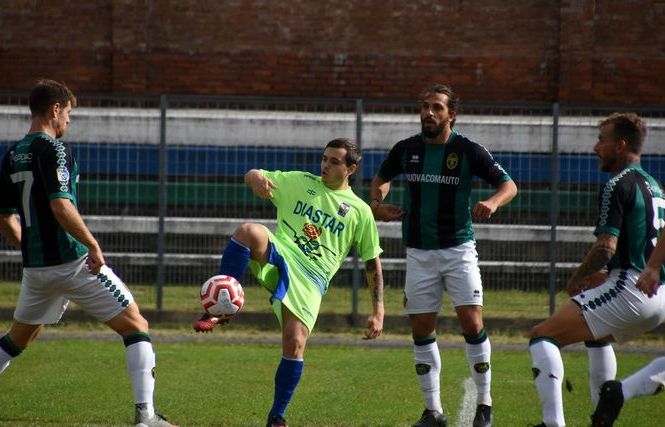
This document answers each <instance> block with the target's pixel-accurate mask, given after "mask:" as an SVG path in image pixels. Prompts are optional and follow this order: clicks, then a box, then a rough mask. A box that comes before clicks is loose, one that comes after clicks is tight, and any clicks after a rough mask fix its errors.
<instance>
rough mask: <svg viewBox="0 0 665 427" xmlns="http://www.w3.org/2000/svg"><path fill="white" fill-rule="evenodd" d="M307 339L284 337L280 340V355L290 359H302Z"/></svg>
mask: <svg viewBox="0 0 665 427" xmlns="http://www.w3.org/2000/svg"><path fill="white" fill-rule="evenodd" d="M306 344H307V339H306V338H305V337H302V336H289V337H284V339H283V340H282V353H283V354H284V357H288V358H290V359H302V358H303V356H304V355H305V345H306Z"/></svg>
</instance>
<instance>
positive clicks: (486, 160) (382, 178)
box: [370, 85, 517, 427]
mask: <svg viewBox="0 0 665 427" xmlns="http://www.w3.org/2000/svg"><path fill="white" fill-rule="evenodd" d="M457 104H458V98H457V96H456V95H455V93H454V92H453V91H452V90H451V89H450V88H449V87H447V86H443V85H434V86H432V87H430V88H428V89H427V90H426V91H425V93H424V94H423V97H422V103H421V109H420V120H421V125H422V132H421V133H418V134H416V135H414V136H412V137H410V138H407V139H405V140H403V141H400V142H398V143H397V144H395V146H394V147H393V148H392V149H391V150H390V153H389V154H388V157H387V158H386V160H385V161H384V162H383V164H382V165H381V168H380V169H379V172H378V173H377V175H376V176H375V177H374V179H373V180H372V187H371V198H372V200H371V202H370V206H371V208H372V211H373V212H374V216H375V217H376V218H377V219H380V220H383V221H394V220H399V219H402V235H403V241H404V245H405V246H406V284H405V287H404V296H405V307H404V308H405V310H406V312H407V314H408V315H409V320H410V322H411V331H412V334H413V343H414V346H413V348H414V353H415V357H414V360H415V365H416V374H417V376H418V382H419V383H420V388H421V390H422V392H423V396H424V398H425V410H424V411H423V414H422V416H421V417H420V419H419V420H418V421H417V422H416V423H415V424H414V426H417V427H427V426H445V425H446V424H447V419H446V417H445V414H444V412H443V406H442V404H441V398H440V385H439V374H440V371H441V356H440V354H439V348H438V346H437V343H436V323H437V315H438V312H439V310H440V309H441V302H442V293H443V290H444V281H445V289H446V291H447V292H448V295H449V296H450V299H451V301H452V303H453V306H454V307H455V312H456V314H457V318H458V320H459V322H460V325H461V327H462V332H463V334H464V339H465V341H466V356H467V361H468V362H469V367H470V369H471V376H472V378H473V381H474V382H475V384H476V389H477V392H478V393H477V399H476V403H477V406H476V415H475V418H474V421H473V426H474V427H487V426H490V425H491V423H492V399H491V397H490V378H491V370H490V354H491V348H490V342H489V338H488V337H487V334H486V333H485V329H484V327H483V317H482V305H483V287H482V283H481V278H480V270H479V268H478V254H477V252H476V242H475V240H474V236H473V228H472V225H471V219H472V218H473V219H474V220H483V219H487V218H489V217H490V216H491V215H492V214H493V213H494V212H496V210H497V209H498V208H499V207H501V206H503V205H505V204H506V203H508V202H510V201H511V200H512V198H513V197H515V195H516V194H517V187H516V186H515V183H514V182H513V181H512V179H511V178H510V176H509V175H508V174H507V173H506V171H505V170H504V169H503V168H502V167H501V165H499V164H498V163H497V162H496V161H495V160H494V159H493V158H492V155H491V154H490V153H489V152H488V151H487V149H485V147H483V146H482V145H480V144H478V143H476V142H473V141H471V140H470V139H469V138H467V137H466V136H464V135H462V134H461V133H459V132H457V131H455V130H453V126H454V124H455V119H456V117H457ZM398 175H404V176H405V178H406V192H407V197H406V198H405V201H404V209H401V208H399V207H397V206H395V205H391V204H386V203H383V200H384V199H385V197H386V196H387V195H388V192H389V191H390V182H391V180H392V179H393V178H396V177H397V176H398ZM474 176H477V177H480V178H482V179H483V180H485V181H487V182H488V183H490V184H492V185H494V186H495V187H496V191H495V192H494V194H493V195H492V196H491V197H489V198H488V199H487V200H482V201H479V202H478V203H477V204H476V205H475V206H474V207H473V209H471V206H470V194H471V180H472V179H473V177H474Z"/></svg>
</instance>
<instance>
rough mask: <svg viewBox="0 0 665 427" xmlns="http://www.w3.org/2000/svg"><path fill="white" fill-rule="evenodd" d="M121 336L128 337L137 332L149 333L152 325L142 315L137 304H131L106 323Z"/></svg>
mask: <svg viewBox="0 0 665 427" xmlns="http://www.w3.org/2000/svg"><path fill="white" fill-rule="evenodd" d="M106 324H107V325H108V326H109V327H110V328H111V329H113V330H114V331H115V332H116V333H118V335H120V336H123V337H124V336H127V335H129V334H132V333H135V332H145V333H147V332H148V330H149V327H150V325H149V324H148V321H147V320H146V319H145V317H143V316H142V315H141V313H140V312H139V308H138V306H137V305H136V303H133V304H130V305H129V307H127V308H126V309H125V310H124V311H122V312H121V313H120V314H118V315H117V316H115V317H114V318H113V319H111V320H109V321H108V322H106Z"/></svg>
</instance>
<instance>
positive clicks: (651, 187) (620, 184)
mask: <svg viewBox="0 0 665 427" xmlns="http://www.w3.org/2000/svg"><path fill="white" fill-rule="evenodd" d="M598 207H599V209H598V221H597V222H596V229H595V230H594V234H596V235H598V234H601V233H607V234H611V235H613V236H616V237H618V242H617V251H616V253H615V254H614V257H612V259H611V260H610V262H609V263H608V264H607V268H608V270H612V269H614V268H621V269H626V268H633V269H635V270H637V271H642V270H643V269H644V266H645V265H646V262H647V260H648V259H649V256H650V255H651V252H652V251H653V248H654V247H655V246H656V241H657V240H658V235H659V234H660V231H661V229H662V228H663V227H664V226H665V199H663V191H662V189H661V188H660V185H659V184H658V182H657V181H656V180H655V179H654V178H653V177H652V176H651V175H649V174H648V173H647V172H646V171H645V170H644V169H642V167H641V166H640V165H639V164H632V165H628V166H627V167H626V168H625V169H623V170H622V171H621V172H619V173H618V174H617V175H616V176H614V177H612V179H610V180H609V181H608V182H607V183H606V184H605V185H604V186H603V188H602V189H601V190H600V193H599V195H598ZM660 277H661V283H662V282H663V280H665V268H663V267H661V269H660Z"/></svg>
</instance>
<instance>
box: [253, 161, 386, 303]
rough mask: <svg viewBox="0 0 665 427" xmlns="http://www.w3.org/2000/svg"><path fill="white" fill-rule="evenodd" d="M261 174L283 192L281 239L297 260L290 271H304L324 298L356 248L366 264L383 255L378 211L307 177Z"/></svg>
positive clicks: (277, 197)
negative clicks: (331, 281)
mask: <svg viewBox="0 0 665 427" xmlns="http://www.w3.org/2000/svg"><path fill="white" fill-rule="evenodd" d="M261 173H262V174H263V175H264V176H266V177H267V178H268V179H270V180H271V181H272V182H273V183H274V184H275V185H276V186H277V188H276V189H273V190H272V193H273V198H272V199H271V201H272V203H273V204H274V205H275V207H276V208H277V230H276V231H275V237H276V238H277V239H278V240H279V241H280V242H281V243H283V244H284V246H285V247H287V248H288V249H289V250H290V252H291V253H292V254H293V255H294V257H293V259H294V260H295V264H296V265H289V268H297V269H299V270H301V272H302V273H303V274H304V275H305V276H306V277H308V278H309V279H310V280H311V281H312V283H314V284H315V285H316V286H317V287H318V288H319V290H320V291H321V293H322V294H323V293H325V290H326V289H327V288H328V283H329V282H330V280H331V279H332V277H333V276H334V275H335V273H336V272H337V270H338V269H339V268H340V266H341V265H342V262H344V259H345V258H346V256H347V255H348V253H349V250H350V249H351V248H352V247H354V246H355V247H356V249H357V251H358V255H359V257H360V258H361V259H362V260H363V261H368V260H371V259H373V258H376V257H377V256H379V254H380V253H381V252H382V250H381V247H380V246H379V233H378V231H377V229H376V223H375V222H374V216H373V215H372V211H371V210H370V208H369V206H368V205H367V204H366V203H365V202H364V201H363V200H362V199H360V198H359V197H358V196H356V195H355V193H354V192H353V190H351V188H348V189H346V190H331V189H330V188H328V187H326V186H325V185H324V184H323V182H322V181H321V177H319V176H316V175H312V174H310V173H307V172H300V171H293V172H281V171H265V170H262V171H261ZM292 264H293V263H292Z"/></svg>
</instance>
